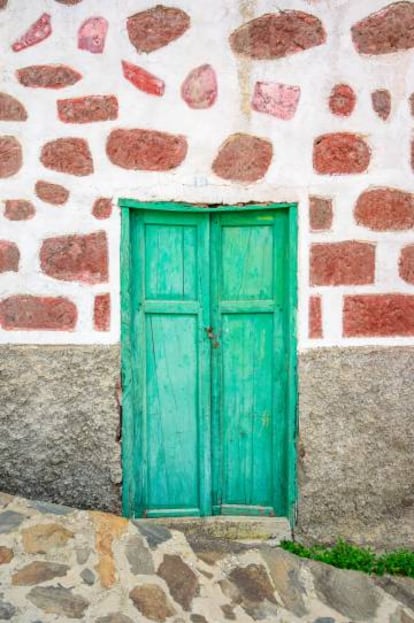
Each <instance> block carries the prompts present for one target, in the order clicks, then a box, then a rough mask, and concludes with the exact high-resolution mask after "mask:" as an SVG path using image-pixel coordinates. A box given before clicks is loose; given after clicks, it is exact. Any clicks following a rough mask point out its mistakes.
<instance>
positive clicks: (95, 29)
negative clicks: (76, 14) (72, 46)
mask: <svg viewBox="0 0 414 623" xmlns="http://www.w3.org/2000/svg"><path fill="white" fill-rule="evenodd" d="M107 32H108V22H107V20H106V19H105V18H104V17H90V18H89V19H87V20H86V21H84V22H83V24H82V25H81V27H80V28H79V32H78V48H79V49H80V50H87V51H88V52H91V53H92V54H102V52H103V51H104V48H105V41H106V34H107Z"/></svg>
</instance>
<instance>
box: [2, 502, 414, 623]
mask: <svg viewBox="0 0 414 623" xmlns="http://www.w3.org/2000/svg"><path fill="white" fill-rule="evenodd" d="M177 528H178V524H177V526H175V528H174V529H170V528H168V527H166V526H165V525H162V524H161V523H159V524H158V523H156V522H153V521H151V522H145V521H139V522H137V521H128V520H126V519H124V518H122V517H118V516H115V515H109V514H105V513H100V512H91V511H79V510H76V509H71V508H67V507H63V506H58V505H53V504H49V503H44V502H37V501H36V502H34V501H29V500H24V499H22V498H18V497H13V496H9V495H6V494H0V621H12V622H16V623H48V622H52V621H55V622H56V621H59V622H62V623H65V622H69V621H75V620H78V621H90V622H95V623H135V622H140V623H141V622H143V623H145V622H150V621H156V622H161V623H163V622H164V621H165V622H167V623H227V622H228V621H236V622H240V623H248V622H251V621H263V622H265V623H266V622H269V623H270V622H272V623H299V622H303V623H357V622H358V621H367V622H372V623H377V622H378V623H414V580H411V579H408V578H397V577H392V578H391V577H383V578H375V577H369V576H366V575H364V574H361V573H358V572H355V571H343V570H339V569H335V568H333V567H330V566H329V565H324V564H322V563H317V562H314V561H309V560H302V559H300V558H298V557H296V556H294V555H292V554H290V553H288V552H285V551H284V550H282V549H280V548H278V547H275V546H272V545H269V544H267V543H263V544H254V545H251V544H250V545H249V544H246V543H244V542H239V541H234V540H233V541H232V540H228V539H223V538H214V537H209V536H208V535H206V533H203V534H200V535H197V534H195V533H194V531H190V532H188V531H187V532H186V531H185V530H180V529H177Z"/></svg>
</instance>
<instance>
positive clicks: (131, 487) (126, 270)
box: [121, 208, 135, 517]
mask: <svg viewBox="0 0 414 623" xmlns="http://www.w3.org/2000/svg"><path fill="white" fill-rule="evenodd" d="M131 327H132V314H131V240H130V220H129V210H128V209H127V208H123V209H122V215H121V344H122V348H121V375H122V445H121V451H122V471H123V474H124V476H123V486H122V512H123V515H124V516H126V517H131V516H132V515H133V512H134V495H135V479H134V469H133V455H134V438H135V435H134V396H133V391H134V385H133V378H132V366H131V361H132V346H131Z"/></svg>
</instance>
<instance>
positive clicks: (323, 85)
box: [0, 0, 414, 350]
mask: <svg viewBox="0 0 414 623" xmlns="http://www.w3.org/2000/svg"><path fill="white" fill-rule="evenodd" d="M285 5H286V6H284V5H283V3H282V5H280V7H279V6H278V8H276V7H275V5H274V2H273V1H272V0H255V1H253V2H245V1H242V0H240V1H239V0H227V1H225V2H223V0H211V2H210V3H209V9H208V12H206V9H205V7H204V5H203V3H196V2H193V1H191V0H182V1H181V2H179V3H175V4H174V6H169V5H166V6H164V5H155V4H154V5H152V4H151V3H149V4H148V3H144V2H143V1H142V0H140V1H137V0H122V1H121V0H114V1H113V2H110V3H102V2H100V1H99V0H79V1H78V2H74V1H73V0H71V1H69V0H67V1H63V0H39V2H36V3H22V2H20V1H19V0H8V1H7V2H6V1H4V2H2V8H1V10H0V28H1V33H2V37H1V42H0V48H1V54H2V59H3V63H2V67H1V70H0V71H1V74H2V87H1V91H0V178H1V180H2V190H1V197H0V200H1V201H2V202H3V204H2V205H3V207H2V208H1V210H0V342H2V343H10V342H12V343H117V342H118V340H119V308H120V305H119V275H118V272H119V259H118V258H119V211H118V209H117V207H116V203H117V200H118V198H119V197H121V196H130V197H134V198H137V199H140V200H149V201H150V200H156V201H162V200H170V201H171V200H172V201H174V200H175V201H188V202H198V203H212V204H220V203H224V204H225V203H229V204H232V203H243V202H249V201H262V202H266V201H278V200H281V201H298V202H299V248H300V255H299V317H298V334H299V348H300V349H301V350H303V349H305V348H313V347H318V346H333V345H338V346H345V345H362V344H389V345H395V344H409V343H412V342H413V334H414V321H413V320H412V319H413V317H414V315H413V314H412V310H413V308H414V276H413V275H414V237H413V234H412V231H413V226H414V200H413V197H414V194H413V193H414V178H413V169H412V167H413V166H414V165H413V149H414V147H413V145H414V142H413V141H412V140H411V136H410V127H411V125H412V114H413V112H414V97H413V93H412V84H413V82H412V79H413V74H414V63H413V56H412V48H413V47H414V39H413V35H412V33H413V27H412V26H413V23H414V5H413V3H412V2H408V1H404V0H403V1H397V2H392V3H390V4H388V5H387V4H385V3H384V2H383V0H369V1H366V2H363V3H356V2H351V1H348V0H341V2H335V3H334V4H333V5H332V3H331V4H329V3H326V2H321V1H319V0H315V1H314V2H310V1H309V0H294V1H293V2H292V1H289V2H288V3H285Z"/></svg>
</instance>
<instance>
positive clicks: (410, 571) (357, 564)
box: [280, 540, 414, 578]
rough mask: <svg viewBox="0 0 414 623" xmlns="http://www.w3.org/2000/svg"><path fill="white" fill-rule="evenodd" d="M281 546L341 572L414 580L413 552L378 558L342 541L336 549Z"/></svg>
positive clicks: (291, 545) (288, 543)
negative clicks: (402, 576) (386, 574)
mask: <svg viewBox="0 0 414 623" xmlns="http://www.w3.org/2000/svg"><path fill="white" fill-rule="evenodd" d="M280 546H281V547H282V548H283V549H284V550H286V551H288V552H291V553H292V554H296V555H297V556H301V557H302V558H311V559H312V560H319V561H320V562H325V563H327V564H328V565H333V566H334V567H338V568H340V569H355V570H356V571H363V572H365V573H372V574H376V575H384V573H388V574H390V575H406V576H409V577H411V578H414V552H413V551H410V550H407V549H400V550H395V551H392V552H388V553H385V554H376V553H375V552H374V551H373V550H372V549H371V548H369V547H358V546H356V545H351V543H347V542H346V541H342V540H339V541H338V542H337V543H336V544H335V545H333V546H332V547H329V546H327V545H313V546H312V547H306V546H304V545H301V544H300V543H296V542H294V541H282V543H281V544H280Z"/></svg>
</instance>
